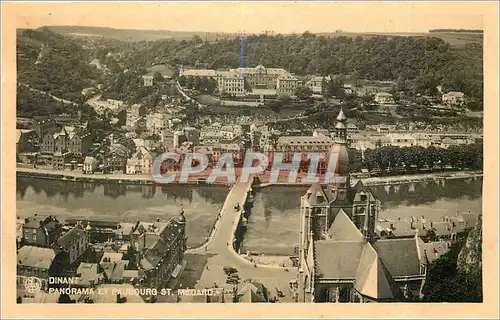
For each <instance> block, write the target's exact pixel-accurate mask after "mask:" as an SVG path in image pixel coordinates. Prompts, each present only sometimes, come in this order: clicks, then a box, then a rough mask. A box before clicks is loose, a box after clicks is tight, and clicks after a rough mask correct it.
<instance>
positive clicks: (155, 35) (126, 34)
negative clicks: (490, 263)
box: [47, 26, 483, 46]
mask: <svg viewBox="0 0 500 320" xmlns="http://www.w3.org/2000/svg"><path fill="white" fill-rule="evenodd" d="M47 28H49V29H50V30H52V31H53V32H56V33H59V34H63V35H68V36H75V37H77V36H78V37H82V36H86V37H104V38H113V39H116V40H120V41H154V40H162V39H176V40H183V39H184V40H187V39H191V38H192V37H193V36H195V35H198V36H199V37H201V38H202V39H203V40H209V41H210V40H214V39H215V38H221V34H220V33H207V32H204V31H189V32H188V31H172V30H136V29H113V28H104V27H80V26H48V27H47ZM473 31H475V30H472V31H468V30H464V31H463V32H461V31H460V30H451V29H450V30H448V29H442V30H441V29H436V30H431V31H430V32H429V33H404V32H393V33H390V32H388V33H381V32H373V33H372V32H362V33H358V32H346V31H335V32H319V33H316V35H318V36H324V37H342V36H343V37H350V38H356V37H358V36H360V37H362V38H363V39H369V38H373V37H377V36H386V37H391V36H392V37H437V38H441V39H443V40H444V41H445V42H447V43H449V44H451V45H455V46H461V45H465V44H467V43H482V42H483V34H482V33H481V32H473ZM227 35H228V36H233V35H234V34H231V33H227Z"/></svg>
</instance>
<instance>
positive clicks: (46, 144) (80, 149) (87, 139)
mask: <svg viewBox="0 0 500 320" xmlns="http://www.w3.org/2000/svg"><path fill="white" fill-rule="evenodd" d="M91 146H92V138H91V135H90V134H89V133H88V132H86V131H85V129H82V128H79V127H72V126H65V127H63V128H62V129H61V130H57V131H55V132H54V131H53V132H49V133H47V134H45V136H43V142H42V147H41V152H42V153H45V154H55V153H56V152H61V153H66V152H71V153H72V154H73V155H74V156H77V157H81V156H83V155H85V154H86V153H87V152H88V150H89V149H90V147H91Z"/></svg>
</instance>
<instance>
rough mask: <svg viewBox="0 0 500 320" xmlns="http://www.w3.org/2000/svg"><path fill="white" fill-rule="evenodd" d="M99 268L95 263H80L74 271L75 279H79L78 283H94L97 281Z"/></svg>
mask: <svg viewBox="0 0 500 320" xmlns="http://www.w3.org/2000/svg"><path fill="white" fill-rule="evenodd" d="M100 269H101V268H100V266H99V265H98V264H97V263H87V262H82V263H80V265H79V266H78V269H77V271H76V275H77V277H80V281H79V282H78V283H80V284H84V285H90V281H91V280H94V281H95V282H96V283H97V281H98V280H99V273H100Z"/></svg>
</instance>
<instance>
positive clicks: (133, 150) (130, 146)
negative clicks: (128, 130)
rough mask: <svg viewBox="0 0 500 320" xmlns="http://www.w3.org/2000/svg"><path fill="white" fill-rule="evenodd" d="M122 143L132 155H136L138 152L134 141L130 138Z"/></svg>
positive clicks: (122, 140)
mask: <svg viewBox="0 0 500 320" xmlns="http://www.w3.org/2000/svg"><path fill="white" fill-rule="evenodd" d="M120 143H121V144H122V145H123V146H124V147H125V148H127V149H128V150H129V152H130V154H134V153H136V151H137V147H136V145H135V142H134V140H132V139H130V138H124V139H121V140H120Z"/></svg>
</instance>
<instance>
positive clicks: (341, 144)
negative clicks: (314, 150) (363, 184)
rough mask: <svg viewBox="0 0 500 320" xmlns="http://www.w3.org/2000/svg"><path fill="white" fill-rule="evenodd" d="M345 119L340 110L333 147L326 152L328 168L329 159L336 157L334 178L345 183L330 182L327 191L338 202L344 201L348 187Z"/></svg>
mask: <svg viewBox="0 0 500 320" xmlns="http://www.w3.org/2000/svg"><path fill="white" fill-rule="evenodd" d="M346 121H347V117H346V116H345V114H344V111H343V110H342V108H341V109H340V112H339V114H338V116H337V124H336V125H335V130H334V139H333V142H334V144H333V146H332V147H331V148H330V150H329V151H328V155H327V165H328V166H330V165H332V164H330V159H332V157H337V163H336V164H333V165H336V167H335V169H334V170H335V171H334V172H335V176H334V177H343V178H345V182H337V181H334V182H330V183H328V189H330V191H332V192H335V193H336V195H337V198H338V199H339V200H343V199H345V197H346V196H347V193H348V190H349V187H350V169H349V151H348V149H347V126H346Z"/></svg>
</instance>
